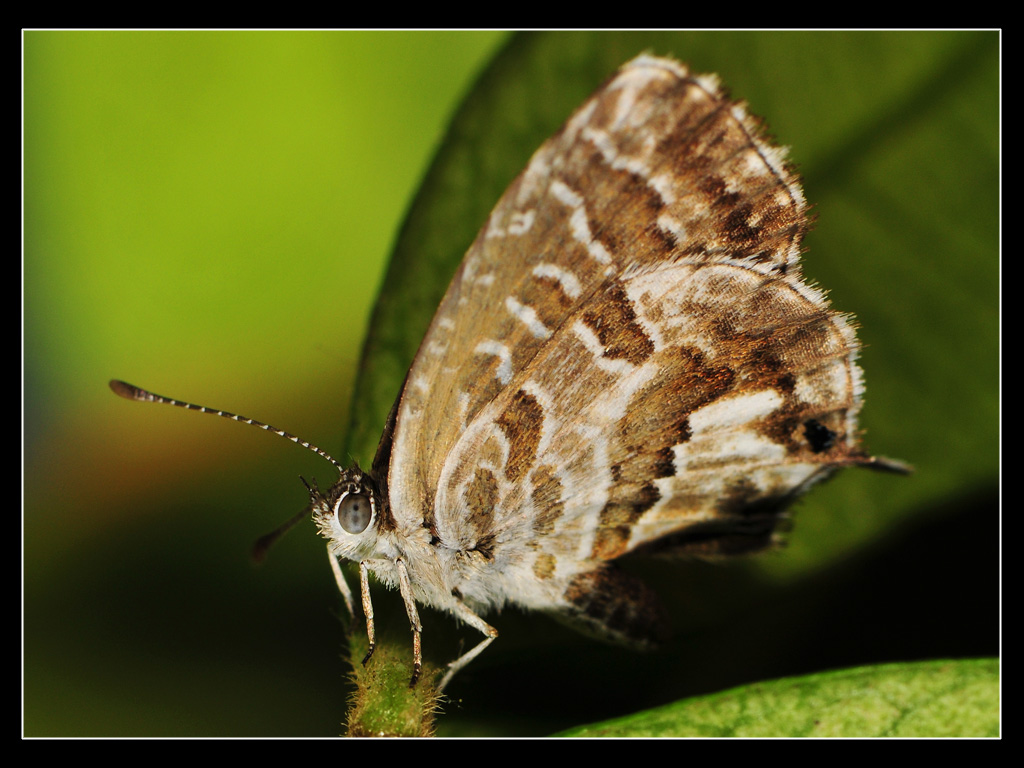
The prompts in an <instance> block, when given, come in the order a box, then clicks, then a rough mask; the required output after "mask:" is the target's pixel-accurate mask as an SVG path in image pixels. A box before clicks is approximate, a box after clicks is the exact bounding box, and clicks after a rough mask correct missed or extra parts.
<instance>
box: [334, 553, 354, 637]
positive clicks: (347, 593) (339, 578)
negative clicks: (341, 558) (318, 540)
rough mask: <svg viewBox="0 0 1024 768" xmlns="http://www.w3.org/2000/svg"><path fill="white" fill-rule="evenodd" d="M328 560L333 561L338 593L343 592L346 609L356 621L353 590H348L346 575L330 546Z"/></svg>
mask: <svg viewBox="0 0 1024 768" xmlns="http://www.w3.org/2000/svg"><path fill="white" fill-rule="evenodd" d="M327 559H328V560H330V561H331V573H333V574H334V583H335V584H337V585H338V591H339V592H341V597H342V599H343V600H344V601H345V607H346V608H348V615H349V616H350V617H352V618H353V619H354V618H355V617H356V613H355V610H354V609H353V607H352V590H351V589H349V588H348V582H347V581H345V574H344V573H342V572H341V564H340V563H339V562H338V558H337V557H335V556H334V553H333V552H331V547H330V545H329V544H328V545H327Z"/></svg>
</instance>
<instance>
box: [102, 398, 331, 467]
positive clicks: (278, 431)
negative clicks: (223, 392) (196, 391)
mask: <svg viewBox="0 0 1024 768" xmlns="http://www.w3.org/2000/svg"><path fill="white" fill-rule="evenodd" d="M110 388H111V389H112V390H114V394H116V395H120V396H121V397H123V398H124V399H125V400H138V401H139V402H141V403H166V404H167V405H176V406H178V407H179V408H185V409H187V410H189V411H199V412H200V413H211V414H213V415H214V416H223V417H224V418H225V419H231V420H232V421H241V422H243V423H245V424H252V425H253V426H254V427H259V428H260V429H265V430H266V431H267V432H273V433H274V434H275V435H280V436H281V437H285V438H287V439H289V440H291V441H292V442H293V443H298V444H299V445H301V446H302V447H303V448H308V449H309V450H311V451H313V453H318V454H320V455H321V456H323V457H324V458H325V459H327V460H328V461H329V462H331V464H333V465H334V466H335V467H337V468H338V471H339V472H341V471H342V470H344V469H345V468H344V467H343V466H341V464H339V463H338V462H337V461H336V460H335V458H334V457H333V456H331V455H330V454H329V453H327V451H325V450H323V449H321V448H317V447H316V446H315V445H313V444H312V443H307V442H306V441H305V440H303V439H302V438H301V437H296V436H295V435H293V434H292V433H290V432H285V431H284V430H283V429H278V428H277V427H272V426H270V425H269V424H264V423H263V422H262V421H256V419H250V418H247V417H245V416H239V415H237V414H234V413H228V412H227V411H218V410H216V409H215V408H207V407H206V406H204V405H195V404H194V403H185V402H182V401H181V400H175V399H174V398H173V397H164V396H163V395H156V394H154V393H152V392H149V391H147V390H145V389H142V388H141V387H136V386H135V385H134V384H129V383H128V382H126V381H120V380H119V379H111V380H110Z"/></svg>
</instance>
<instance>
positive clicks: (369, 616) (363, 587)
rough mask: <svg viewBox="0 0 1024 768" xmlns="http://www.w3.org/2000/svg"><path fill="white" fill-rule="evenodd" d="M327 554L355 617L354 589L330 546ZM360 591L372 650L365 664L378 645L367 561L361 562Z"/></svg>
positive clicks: (338, 583) (349, 611)
mask: <svg viewBox="0 0 1024 768" xmlns="http://www.w3.org/2000/svg"><path fill="white" fill-rule="evenodd" d="M327 555H328V559H329V560H330V561H331V573H333V574H334V581H335V583H336V584H337V585H338V591H339V592H341V597H342V599H343V600H344V601H345V607H346V608H347V609H348V615H349V616H351V617H352V618H353V619H354V618H355V616H356V612H355V608H354V606H353V604H352V590H351V589H349V586H348V581H346V580H345V574H344V573H342V571H341V564H340V563H339V562H338V558H337V557H335V555H334V553H333V552H331V548H330V547H328V548H327ZM359 592H360V597H362V601H363V616H365V617H366V637H367V639H368V640H369V645H370V650H369V651H367V653H366V656H364V657H363V664H364V665H365V664H366V662H368V661H369V660H370V657H371V656H372V655H373V650H374V648H376V647H377V643H376V640H375V634H374V630H373V603H371V602H370V579H369V569H368V568H367V567H366V563H360V564H359Z"/></svg>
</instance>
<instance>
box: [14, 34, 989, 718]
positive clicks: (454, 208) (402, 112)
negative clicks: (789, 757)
mask: <svg viewBox="0 0 1024 768" xmlns="http://www.w3.org/2000/svg"><path fill="white" fill-rule="evenodd" d="M504 39H505V36H503V35H496V34H489V33H488V34H461V33H383V34H382V33H324V34H320V33H284V34H281V33H49V32H38V33H27V34H26V35H25V258H24V269H25V274H24V281H25V385H26V399H25V428H26V441H25V505H24V509H25V527H24V556H25V572H24V573H25V581H24V584H25V586H24V595H25V607H24V621H25V654H24V681H25V682H24V687H25V732H26V733H27V734H30V735H43V734H49V735H126V734H138V735H164V734H183V735H184V734H188V735H191V734H209V735H244V734H252V735H288V734H310V735H329V734H333V733H337V732H338V731H339V729H340V727H339V725H338V723H339V721H340V720H341V719H342V717H343V712H344V704H345V698H346V689H345V687H344V685H343V674H344V668H343V666H342V663H341V661H340V660H339V658H338V652H339V649H340V647H341V644H342V636H341V631H340V626H339V624H338V622H337V620H336V618H334V616H333V613H332V612H335V611H336V610H337V606H338V599H337V597H336V596H335V594H334V591H333V589H334V588H333V585H332V583H331V579H330V575H329V571H328V569H327V567H326V562H325V554H324V553H323V547H322V545H321V543H320V542H319V541H318V540H317V539H316V537H314V536H313V535H312V534H311V531H310V530H309V526H304V527H303V528H302V529H300V530H299V531H296V532H295V533H294V534H292V536H291V537H289V538H288V539H286V540H285V541H284V542H282V543H281V544H280V545H279V547H278V548H277V549H276V550H274V551H273V552H272V553H271V557H270V559H269V561H268V563H267V565H266V566H265V567H264V568H262V569H260V570H253V569H252V568H251V567H250V566H249V564H248V562H247V560H246V555H247V548H248V545H249V543H250V541H251V540H252V539H254V538H255V537H256V536H257V535H259V534H260V533H262V532H264V531H265V530H267V529H269V528H271V527H273V526H274V525H276V524H277V523H278V522H279V521H281V520H283V519H284V518H285V517H286V516H288V515H289V514H291V513H292V512H294V511H296V510H297V509H298V508H299V507H300V506H301V505H302V504H303V502H304V494H303V490H302V487H301V485H300V484H299V482H298V480H297V478H296V476H297V475H298V474H304V475H306V476H307V477H309V476H311V475H312V476H319V477H320V478H321V480H323V481H324V482H326V481H327V480H329V479H330V477H331V472H332V470H331V469H330V468H329V467H328V466H327V465H325V464H324V463H323V462H322V461H321V460H320V459H318V458H317V457H315V456H312V455H304V452H302V451H300V450H298V449H296V448H294V447H291V446H289V445H287V444H286V443H284V442H283V441H280V440H277V439H275V438H270V437H268V436H265V435H262V434H260V433H258V432H256V431H255V430H249V434H245V432H246V430H245V429H242V428H241V427H236V426H232V425H228V424H226V423H216V422H215V421H214V420H213V419H211V418H209V417H205V416H198V415H194V414H193V415H188V416H186V415H184V414H182V413H180V412H173V411H171V410H170V409H167V408H164V409H160V408H156V407H153V406H143V405H139V404H131V403H127V402H125V401H122V400H119V399H117V398H115V397H114V396H113V395H112V394H110V393H109V391H107V390H106V380H107V379H108V378H110V377H112V376H117V377H121V378H125V379H127V380H129V381H132V382H133V383H136V384H140V385H142V386H146V387H149V388H152V389H154V390H155V391H157V392H160V393H162V394H168V395H172V396H175V397H180V398H190V399H194V400H198V401H200V402H202V403H204V404H209V405H213V406H216V407H221V408H227V409H229V410H234V411H241V412H243V413H245V414H246V415H251V416H254V417H257V418H260V419H262V420H264V421H269V422H271V423H273V424H276V425H278V426H280V427H283V428H285V429H288V430H289V431H292V432H296V433H299V434H301V435H302V436H303V437H305V438H306V439H309V440H312V441H313V442H315V443H318V444H320V445H321V446H323V447H324V448H326V449H328V450H329V451H332V452H334V453H336V454H340V453H341V446H342V445H344V444H345V440H344V435H343V432H344V429H345V426H344V425H345V423H346V421H347V417H346V412H347V400H348V393H349V392H350V390H351V385H352V382H353V380H354V377H355V369H356V363H357V360H358V349H359V345H360V343H361V341H362V339H363V336H364V331H365V323H366V319H367V314H368V312H369V308H370V306H371V304H372V302H373V299H374V297H375V296H376V293H377V291H378V287H379V284H380V280H381V276H382V275H383V270H384V260H385V254H386V253H387V251H388V250H389V247H390V245H391V244H392V243H393V242H395V237H396V233H397V232H398V228H399V224H400V222H401V220H402V214H403V211H404V210H405V209H406V207H407V206H408V205H409V203H410V201H411V199H412V195H413V193H414V191H415V189H416V187H417V185H418V182H419V181H420V180H421V179H422V178H423V176H424V174H425V173H426V169H427V165H428V162H429V160H430V157H431V156H432V154H433V152H434V150H435V149H436V148H437V147H438V144H439V141H440V138H441V136H442V134H443V128H444V125H445V123H446V121H447V120H448V119H449V118H450V117H451V116H452V115H453V114H454V112H455V109H456V107H457V106H458V104H459V101H460V97H461V96H462V95H463V94H465V93H466V92H467V91H468V90H469V88H470V86H471V84H472V83H473V81H474V78H475V77H476V76H477V75H478V74H480V73H481V72H483V71H484V70H483V67H484V66H485V65H486V62H487V61H488V60H489V58H490V56H491V55H492V53H493V52H495V51H497V50H498V49H499V47H500V46H501V44H502V41H503V40H504ZM998 44H999V38H998V35H997V34H995V33H842V34H837V33H680V34H671V35H669V34H666V35H648V34H626V35H622V34H608V33H597V34H575V33H573V34H548V35H536V36H527V37H524V38H518V39H515V40H514V41H513V43H512V44H511V45H510V46H509V47H508V48H506V49H505V50H504V52H503V54H502V56H501V57H500V58H499V59H498V60H496V61H495V62H494V64H493V65H492V66H491V68H490V69H488V70H487V71H486V73H485V74H484V76H483V79H482V80H480V81H479V85H478V87H477V88H476V90H474V91H473V93H472V95H471V97H470V100H469V101H468V102H467V103H466V106H465V108H464V110H463V111H462V113H461V114H460V116H459V118H458V119H457V122H456V123H455V129H454V131H453V133H452V134H451V139H450V141H449V143H448V144H446V145H445V147H444V148H443V150H442V154H441V156H440V160H439V161H438V163H437V164H436V165H435V166H434V170H433V172H432V173H431V174H430V176H429V178H428V182H427V184H426V186H425V187H424V189H423V193H422V195H421V198H420V200H419V202H418V204H417V208H416V209H415V211H414V213H413V215H412V216H411V218H409V219H408V223H407V226H406V228H405V229H404V230H403V233H402V235H401V237H400V238H399V239H398V241H397V243H398V248H397V254H396V262H395V264H396V266H395V267H393V272H392V277H391V278H389V282H388V289H387V293H386V296H387V297H388V301H387V302H385V303H384V304H382V305H381V308H380V309H379V311H378V315H377V318H376V321H375V327H376V328H377V332H376V335H375V336H374V338H373V343H374V350H375V351H374V356H373V359H372V365H370V366H368V367H367V368H366V372H365V374H364V377H363V379H362V382H363V385H362V387H361V389H360V395H359V397H360V400H359V406H358V413H359V414H360V416H361V419H360V421H359V422H358V424H357V427H358V429H357V432H356V433H354V436H353V439H352V441H351V444H352V446H353V451H354V452H355V453H356V454H357V455H358V456H359V457H360V458H363V459H364V460H365V459H366V458H368V456H367V453H368V452H370V451H371V450H372V448H371V447H370V446H372V444H373V442H374V441H375V440H376V436H377V433H379V429H380V426H379V425H380V422H381V420H382V418H383V416H382V414H381V413H380V410H381V409H382V408H383V409H385V410H386V407H387V405H389V404H390V399H391V398H393V396H394V393H395V392H396V391H397V387H398V384H399V383H400V376H401V373H402V372H403V371H404V366H405V365H407V364H408V359H407V358H408V356H409V355H410V354H411V352H410V350H411V349H415V346H416V345H417V344H418V341H419V338H420V335H421V334H422V330H423V327H424V324H425V322H426V320H429V314H430V311H431V308H432V302H434V301H436V296H437V295H439V294H440V292H442V291H443V289H444V284H445V282H446V281H447V278H448V276H450V274H451V271H452V270H453V269H454V265H455V264H456V263H457V261H458V258H459V257H460V255H461V253H462V251H463V250H464V249H465V247H466V246H467V245H468V243H469V242H470V240H471V239H472V237H473V234H474V233H475V230H476V229H477V228H478V227H479V226H480V224H482V222H483V221H484V218H485V216H486V214H487V211H488V210H489V209H490V207H491V206H492V205H493V203H494V201H495V200H496V199H497V197H498V195H499V194H500V193H501V190H502V188H503V187H504V185H505V184H507V182H508V181H510V180H511V178H512V177H513V176H514V175H515V173H516V172H517V171H518V170H519V169H521V168H522V167H523V165H524V164H525V162H526V160H527V159H528V158H529V155H530V153H531V152H532V150H533V149H535V148H536V147H537V146H538V145H539V143H540V142H541V141H542V140H543V139H544V138H545V137H546V136H547V135H549V134H550V133H551V132H553V131H554V130H555V129H557V127H558V126H559V124H560V123H561V122H562V121H563V120H564V119H565V118H566V117H567V116H568V114H569V113H570V112H571V110H572V109H573V108H574V107H575V106H577V105H578V104H579V103H580V102H581V101H582V99H583V98H585V96H586V95H587V94H588V93H589V92H590V91H591V90H593V88H594V87H596V86H597V85H598V84H599V83H600V82H601V81H602V80H603V79H604V78H605V77H606V76H607V75H608V74H610V73H611V72H612V71H613V70H614V68H615V67H616V66H618V65H619V64H621V63H622V62H624V61H626V60H628V59H629V58H631V57H632V56H634V55H636V54H637V53H639V52H641V51H643V50H651V51H653V52H656V53H659V54H665V53H671V54H674V55H676V56H678V57H679V58H681V59H683V60H686V61H688V62H689V63H690V64H691V65H692V66H693V68H694V69H695V70H697V71H702V72H717V73H718V74H719V75H721V77H722V79H723V81H724V82H725V83H727V84H728V85H729V86H730V87H731V89H732V91H733V93H734V94H735V95H736V96H738V97H742V98H744V99H746V100H747V101H748V102H750V105H751V109H752V111H754V112H755V113H756V114H758V115H761V116H763V117H764V118H765V119H766V121H767V123H768V125H769V126H770V130H771V132H772V133H773V134H774V135H775V136H776V137H777V138H778V139H779V141H780V143H783V144H786V145H788V146H790V147H791V148H792V154H791V157H792V159H793V160H794V161H795V162H796V163H797V164H798V166H799V168H800V169H801V171H802V172H803V174H804V176H805V180H806V185H805V186H806V192H807V197H808V199H809V200H810V201H811V202H812V203H813V204H815V206H816V208H815V210H816V213H817V215H818V223H817V226H816V229H815V231H814V232H813V233H812V234H811V235H810V236H809V237H808V239H807V246H808V249H809V253H808V256H807V257H806V260H805V272H806V273H807V275H808V276H809V277H810V278H811V279H812V280H813V281H816V282H819V283H820V284H821V285H823V286H825V287H826V288H828V289H829V291H830V295H831V297H832V299H833V302H834V303H835V305H836V306H837V308H839V309H841V310H844V311H853V312H856V313H857V316H858V318H859V320H860V323H861V325H862V331H861V337H862V339H863V340H864V342H865V344H866V348H865V350H864V354H863V357H862V360H863V365H864V368H865V370H866V376H867V382H868V396H867V406H866V408H865V411H864V418H863V420H862V422H863V425H864V427H865V429H866V431H867V438H868V444H869V446H870V447H871V448H872V449H873V450H874V451H876V452H879V453H885V454H887V455H892V456H897V457H899V458H902V459H906V460H908V461H910V462H911V463H913V464H915V465H916V466H917V468H918V472H917V473H916V474H915V475H914V476H913V477H912V478H905V479H904V478H894V477H886V476H878V475H874V474H872V473H868V472H847V473H844V474H843V475H841V476H840V477H839V478H837V479H836V480H835V481H833V482H831V483H829V484H828V485H827V486H824V487H821V488H818V489H815V490H814V491H813V492H812V493H811V494H810V495H809V496H808V497H807V499H806V500H804V501H802V502H801V503H800V504H799V505H798V506H797V515H796V525H795V530H794V533H793V535H792V536H791V539H790V541H791V543H790V546H789V547H788V548H787V549H786V550H784V551H782V552H781V553H771V554H769V555H766V556H764V557H761V558H758V559H756V560H754V561H753V562H751V563H747V564H743V565H741V566H739V567H734V566H708V565H706V564H695V565H686V566H684V565H680V564H672V563H670V564H659V565H658V566H656V567H655V568H653V569H649V570H648V575H649V577H650V578H651V580H652V584H653V585H654V586H655V587H656V588H658V590H659V591H660V592H662V594H663V596H664V597H665V598H666V602H667V603H669V607H670V612H671V613H672V616H673V619H674V620H675V623H676V629H677V638H676V640H675V641H674V642H673V644H672V645H670V646H669V647H668V648H666V649H665V651H663V652H662V653H661V654H658V655H655V656H648V657H637V656H634V655H632V654H629V653H627V652H624V651H621V650H618V649H607V648H604V647H602V646H596V645H594V644H591V643H589V642H588V641H586V640H582V639H578V638H576V636H574V635H571V634H569V633H566V632H563V631H562V630H560V629H558V628H556V627H553V625H551V624H550V622H548V621H547V620H546V619H544V618H543V617H532V616H522V615H520V614H518V612H514V611H512V612H506V613H504V614H502V615H501V616H494V617H492V623H494V624H496V625H497V626H498V628H499V629H500V630H501V632H502V637H501V639H500V640H499V642H498V643H496V644H495V645H494V646H493V647H492V648H491V649H489V650H488V652H487V653H486V654H485V655H484V656H483V657H481V659H479V660H478V661H477V662H475V663H474V665H473V668H472V669H471V670H467V672H466V674H465V675H464V676H462V677H460V679H458V680H457V681H456V682H455V683H454V684H453V686H452V689H451V691H450V693H451V694H452V695H453V696H455V697H457V698H459V699H461V703H460V704H458V705H454V706H450V707H449V710H451V713H450V714H449V715H446V716H445V718H443V719H442V728H445V729H448V731H447V732H450V733H530V734H545V733H551V732H554V731H556V730H559V729H560V728H564V727H568V726H570V725H574V724H579V723H583V722H588V721H590V720H594V719H599V718H603V717H612V716H617V715H622V714H627V713H629V712H632V711H635V710H636V709H639V708H642V707H644V706H650V705H653V704H660V703H664V702H667V701H672V700H674V699H677V698H680V697H683V696H686V695H692V694H696V693H702V692H707V691H714V690H721V689H722V688H724V687H726V686H729V685H736V684H740V683H743V682H750V681H752V680H755V679H764V678H766V677H774V676H778V675H784V674H797V673H802V672H813V671H819V670H822V669H829V668H836V667H842V666H848V665H852V664H864V663H873V662H879V661H901V660H911V659H921V658H935V657H943V656H965V655H966V656H972V655H995V654H996V653H997V652H998V635H997V631H998V625H997V619H998V611H997V609H998V570H997V568H998V562H997V559H998V529H997V521H998V517H997V506H996V484H997V477H998V452H997V451H998V430H997V427H998V264H999V262H998V202H999V201H998V103H999V102H998V98H999V94H998ZM396 378H397V379H398V380H396ZM338 458H340V459H343V460H344V459H345V458H347V457H346V456H344V455H340V456H338ZM376 604H377V606H378V610H379V612H380V615H381V617H382V624H384V625H385V627H386V626H387V625H388V624H389V623H391V622H392V621H393V622H394V625H395V626H396V627H398V629H399V631H400V632H405V629H404V628H403V627H402V623H403V622H404V617H403V616H402V615H401V608H400V604H398V605H397V606H394V605H392V604H397V598H396V597H395V596H388V595H386V594H383V593H382V594H380V596H379V597H378V598H377V600H376ZM393 607H397V611H392V610H391V608H393ZM389 614H394V618H391V617H389ZM426 620H427V634H426V636H425V637H426V639H425V644H426V647H427V649H428V651H427V652H428V655H430V656H433V657H435V658H436V659H437V660H438V661H445V660H447V659H448V658H451V657H452V656H454V655H455V652H456V643H457V641H458V640H457V638H459V637H461V638H462V639H463V640H464V641H467V642H472V641H473V640H474V638H473V636H472V633H468V634H467V633H465V632H463V633H461V634H455V633H454V632H451V631H449V630H450V627H451V625H452V622H451V621H450V620H449V619H447V618H445V617H436V616H427V617H426Z"/></svg>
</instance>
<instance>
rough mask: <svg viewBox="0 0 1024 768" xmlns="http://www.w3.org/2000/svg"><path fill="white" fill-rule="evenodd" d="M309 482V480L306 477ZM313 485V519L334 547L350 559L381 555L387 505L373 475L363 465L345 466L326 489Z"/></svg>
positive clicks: (340, 554)
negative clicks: (381, 534)
mask: <svg viewBox="0 0 1024 768" xmlns="http://www.w3.org/2000/svg"><path fill="white" fill-rule="evenodd" d="M303 482H305V480H303ZM306 487H307V488H308V489H309V501H310V508H311V509H312V510H313V522H315V523H316V524H317V527H318V528H319V529H320V535H322V536H323V537H324V538H325V539H329V540H330V541H331V542H332V546H331V550H332V551H333V552H334V553H335V554H336V555H338V556H340V557H345V558H348V559H349V560H356V561H359V560H365V559H367V558H372V557H379V556H380V555H381V554H382V553H381V552H379V550H378V540H379V539H378V535H379V533H380V529H381V526H382V525H383V523H384V519H383V518H384V505H383V504H382V502H381V497H380V494H379V492H378V490H377V486H376V484H375V483H374V482H373V479H372V478H371V477H370V476H369V475H368V474H367V473H365V472H363V471H362V470H361V469H359V467H357V466H354V467H352V468H350V469H343V470H342V471H341V476H340V477H339V478H338V481H337V482H336V483H334V485H332V486H331V487H330V488H329V489H328V490H327V491H326V492H322V491H320V489H319V488H317V485H316V481H314V482H313V484H312V485H309V484H308V483H307V484H306Z"/></svg>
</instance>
